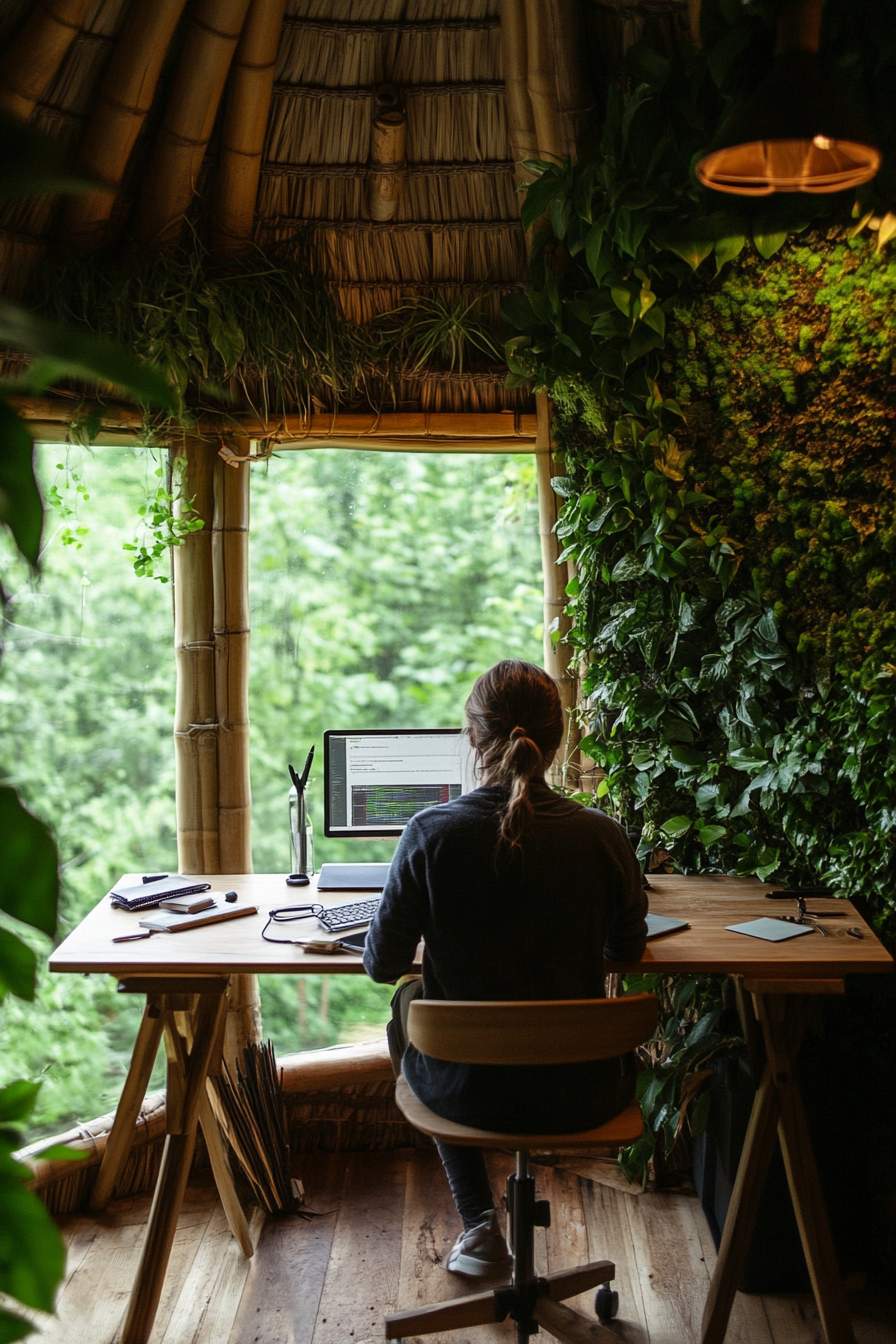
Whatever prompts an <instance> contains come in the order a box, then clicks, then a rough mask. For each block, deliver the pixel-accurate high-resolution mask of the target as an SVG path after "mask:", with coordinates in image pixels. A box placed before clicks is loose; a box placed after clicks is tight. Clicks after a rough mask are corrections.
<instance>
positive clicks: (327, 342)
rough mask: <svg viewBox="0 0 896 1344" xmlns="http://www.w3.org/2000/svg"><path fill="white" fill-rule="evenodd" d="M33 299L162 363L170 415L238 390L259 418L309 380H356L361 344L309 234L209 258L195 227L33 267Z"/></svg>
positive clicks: (344, 384) (338, 389)
mask: <svg viewBox="0 0 896 1344" xmlns="http://www.w3.org/2000/svg"><path fill="white" fill-rule="evenodd" d="M32 299H33V301H34V302H35V303H36V304H37V305H38V306H39V307H40V308H41V310H42V311H45V312H47V313H48V314H51V315H54V316H56V317H59V318H63V319H65V320H67V321H74V322H77V323H78V324H80V325H83V326H85V327H88V328H90V330H91V331H94V332H97V333H101V334H102V336H103V337H108V338H109V339H111V340H114V341H118V342H121V343H122V344H124V345H127V346H128V348H129V349H132V350H133V351H134V352H135V354H136V355H138V356H139V358H140V360H141V361H142V362H143V366H144V368H146V369H147V371H148V372H152V371H153V370H154V368H155V366H161V367H164V368H165V370H166V376H167V384H168V388H169V389H170V396H171V399H172V409H173V413H174V416H175V418H176V419H177V420H178V421H179V422H180V423H182V424H188V423H190V421H191V419H192V416H193V414H194V413H195V410H196V409H197V407H198V406H201V405H206V406H207V405H208V404H209V402H210V400H217V401H219V402H222V404H223V405H224V406H225V407H226V405H227V404H229V402H230V399H231V396H230V394H231V392H234V393H235V392H239V393H240V394H241V396H242V398H244V399H245V400H247V401H248V403H249V404H250V405H251V406H254V408H255V409H256V410H257V411H258V412H259V414H261V415H263V416H265V417H266V416H268V415H276V414H279V413H282V412H283V411H285V410H287V409H290V410H291V409H294V408H295V407H298V406H304V405H308V404H309V397H310V393H311V389H312V388H326V389H330V390H331V391H332V392H334V393H336V394H337V395H339V394H341V393H343V392H344V391H345V390H346V389H347V388H349V387H354V386H355V385H356V384H357V382H358V381H359V378H360V365H361V361H362V358H363V356H364V354H365V348H366V341H365V338H364V337H363V336H362V335H361V334H360V332H359V331H358V329H357V328H354V327H353V326H352V325H351V324H348V323H346V322H345V321H344V319H342V318H341V316H340V315H339V313H338V310H337V308H336V306H335V304H334V302H333V300H332V299H331V297H330V295H329V292H328V290H327V285H326V280H325V278H324V275H323V273H322V272H321V271H320V270H319V269H318V268H317V267H316V266H315V262H314V257H313V252H312V247H311V240H310V236H309V235H308V234H298V235H297V236H296V237H295V238H294V239H292V240H291V242H290V243H289V245H288V246H283V247H280V248H277V249H275V250H274V251H262V250H261V249H259V248H253V249H252V250H251V251H250V252H249V253H248V254H247V255H246V256H244V257H240V258H238V259H232V258H231V259H220V258H214V257H212V256H211V255H210V253H209V252H208V251H207V249H206V248H205V246H204V245H203V243H202V242H201V241H200V239H199V238H198V236H197V235H195V234H192V235H191V236H190V239H189V241H188V243H187V244H186V245H185V246H184V247H182V248H176V249H166V250H162V251H159V250H156V251H152V252H143V251H132V250H125V251H118V252H115V253H112V254H111V255H108V256H105V257H103V258H101V259H100V260H99V261H98V259H97V258H95V257H91V258H88V259H84V258H82V257H80V256H60V257H57V258H56V259H55V260H54V261H53V262H52V263H48V264H46V265H44V266H42V267H41V268H40V274H39V276H38V278H37V280H36V284H35V288H34V292H33V295H32Z"/></svg>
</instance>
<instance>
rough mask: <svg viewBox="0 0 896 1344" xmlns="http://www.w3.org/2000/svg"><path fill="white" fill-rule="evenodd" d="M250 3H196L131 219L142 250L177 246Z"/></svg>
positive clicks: (210, 0) (246, 0)
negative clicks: (146, 246) (165, 245)
mask: <svg viewBox="0 0 896 1344" xmlns="http://www.w3.org/2000/svg"><path fill="white" fill-rule="evenodd" d="M248 5H249V0H198V3H197V5H196V8H195V10H194V11H193V14H192V16H191V20H190V26H189V28H188V30H187V35H186V38H185V40H184V46H183V50H182V52H181V56H180V62H179V64H178V68H177V74H176V75H175V78H174V85H173V87H172V90H171V96H170V98H169V100H168V106H167V108H166V110H165V116H164V119H163V121H162V125H161V127H160V128H159V133H158V137H157V139H156V143H155V147H154V149H153V153H152V157H151V159H150V162H149V166H148V169H147V172H146V175H145V177H144V179H143V185H142V188H141V192H140V199H139V203H138V206H137V209H136V210H135V212H134V216H133V233H134V236H135V238H136V239H137V241H138V242H140V243H143V244H144V245H148V244H154V245H164V244H170V243H175V242H177V240H178V238H179V237H180V232H181V227H182V225H183V221H184V216H185V214H186V212H187V209H188V207H189V204H190V201H191V199H192V197H193V194H194V192H195V190H196V180H197V178H198V176H199V170H200V168H201V167H202V161H203V159H204V158H205V151H206V149H207V147H208V142H209V138H210V137H211V133H212V127H213V125H214V122H215V117H216V115H217V112H218V104H219V103H220V101H221V94H222V92H223V89H224V82H225V80H226V79H227V72H228V70H229V69H230V63H231V60H232V59H233V53H234V48H235V47H236V44H237V42H238V40H239V37H240V33H241V31H242V27H243V22H244V20H245V17H246V10H247V9H248Z"/></svg>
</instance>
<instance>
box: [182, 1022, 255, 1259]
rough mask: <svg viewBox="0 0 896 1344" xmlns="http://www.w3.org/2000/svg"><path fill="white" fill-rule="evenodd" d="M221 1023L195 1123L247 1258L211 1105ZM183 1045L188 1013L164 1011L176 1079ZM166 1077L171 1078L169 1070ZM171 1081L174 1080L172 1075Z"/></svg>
mask: <svg viewBox="0 0 896 1344" xmlns="http://www.w3.org/2000/svg"><path fill="white" fill-rule="evenodd" d="M225 1018H226V1015H225ZM178 1026H181V1027H182V1028H183V1033H184V1034H183V1036H182V1035H180V1033H179V1031H178ZM225 1026H226V1020H223V1019H222V1021H221V1023H220V1025H219V1028H218V1036H217V1037H216V1039H215V1043H214V1047H213V1049H212V1055H211V1063H210V1065H209V1076H208V1077H207V1078H206V1080H205V1092H204V1093H203V1096H202V1099H201V1100H200V1102H199V1124H200V1125H201V1127H202V1135H203V1138H204V1139H205V1146H206V1148H207V1149H208V1156H209V1161H210V1163H211V1167H212V1175H213V1176H214V1178H215V1185H216V1186H217V1188H218V1194H219V1195H220V1197H221V1203H222V1205H223V1207H224V1214H225V1216H226V1218H227V1225H228V1227H229V1228H230V1231H231V1232H232V1234H233V1236H234V1238H235V1240H236V1241H238V1242H239V1246H240V1250H241V1251H242V1253H243V1255H245V1256H246V1257H247V1258H249V1257H251V1256H252V1255H254V1254H255V1248H254V1247H253V1245H252V1235H251V1233H250V1231H249V1224H248V1223H247V1221H246V1215H245V1213H244V1212H243V1206H242V1204H240V1201H239V1196H238V1195H237V1193H236V1186H235V1185H234V1183H233V1172H232V1171H231V1169H230V1161H229V1159H228V1156H227V1145H226V1143H225V1142H224V1138H223V1135H222V1133H221V1126H220V1124H219V1122H218V1119H217V1116H216V1114H215V1109H214V1105H213V1103H214V1102H215V1100H216V1097H215V1093H214V1086H215V1084H214V1077H215V1076H219V1075H220V1063H221V1050H222V1048H223V1045H224V1030H225ZM187 1047H189V1048H190V1049H192V1048H193V1022H192V1019H191V1017H190V1014H189V1013H177V1014H174V1013H170V1014H166V1023H165V1048H166V1050H167V1052H168V1055H169V1058H171V1059H173V1060H174V1061H175V1063H176V1064H177V1066H178V1076H179V1077H180V1078H183V1077H184V1075H185V1073H186V1053H185V1052H186V1049H187ZM169 1077H172V1075H171V1074H170V1073H169ZM172 1081H174V1078H173V1077H172ZM182 1086H183V1085H182V1083H179V1084H178V1088H179V1091H182ZM175 1109H176V1108H174V1107H172V1113H173V1114H174V1112H175ZM171 1128H172V1130H173V1129H174V1128H175V1125H172V1127H171Z"/></svg>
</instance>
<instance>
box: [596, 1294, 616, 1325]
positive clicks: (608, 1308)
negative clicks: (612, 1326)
mask: <svg viewBox="0 0 896 1344" xmlns="http://www.w3.org/2000/svg"><path fill="white" fill-rule="evenodd" d="M594 1310H595V1312H596V1313H597V1316H598V1319H599V1320H601V1321H612V1319H613V1317H614V1316H617V1315H618V1314H619V1294H618V1293H617V1292H616V1290H615V1288H598V1290H597V1293H596V1294H595V1298H594Z"/></svg>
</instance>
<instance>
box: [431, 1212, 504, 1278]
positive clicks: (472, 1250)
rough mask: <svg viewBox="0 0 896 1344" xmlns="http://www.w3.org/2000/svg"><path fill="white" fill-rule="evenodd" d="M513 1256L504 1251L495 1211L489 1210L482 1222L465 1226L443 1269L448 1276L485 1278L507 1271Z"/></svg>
mask: <svg viewBox="0 0 896 1344" xmlns="http://www.w3.org/2000/svg"><path fill="white" fill-rule="evenodd" d="M512 1264H513V1257H512V1256H511V1254H510V1252H509V1251H508V1249H507V1242H506V1241H505V1240H504V1237H503V1234H502V1232H501V1229H500V1227H499V1226H498V1218H497V1215H496V1213H495V1211H494V1209H488V1210H487V1211H486V1213H485V1216H484V1218H483V1221H482V1222H481V1223H477V1224H476V1226H475V1227H468V1228H466V1229H465V1231H463V1232H462V1233H461V1234H460V1236H459V1237H458V1239H457V1241H456V1242H455V1243H454V1247H453V1249H452V1251H451V1254H450V1255H449V1257H448V1263H447V1265H446V1266H445V1268H446V1269H447V1270H448V1272H449V1274H466V1275H468V1276H469V1277H470V1278H472V1279H480V1278H484V1277H485V1276H486V1275H487V1274H495V1273H497V1272H498V1271H501V1270H507V1269H509V1268H510V1266H511V1265H512Z"/></svg>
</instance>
